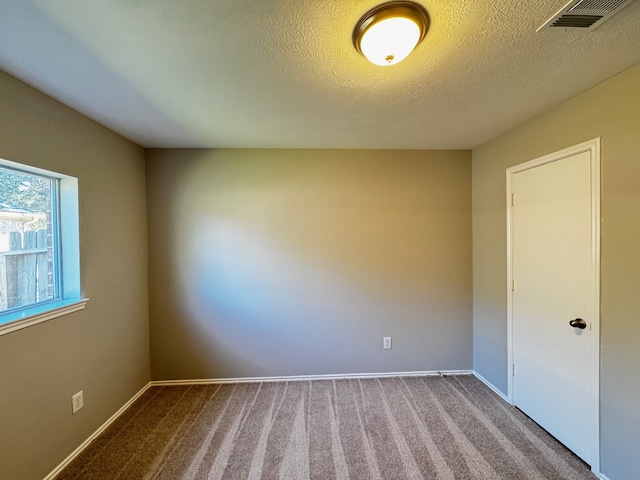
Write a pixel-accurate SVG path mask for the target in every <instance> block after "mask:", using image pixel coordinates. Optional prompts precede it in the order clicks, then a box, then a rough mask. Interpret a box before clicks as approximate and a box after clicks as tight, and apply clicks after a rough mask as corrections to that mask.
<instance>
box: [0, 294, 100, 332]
mask: <svg viewBox="0 0 640 480" xmlns="http://www.w3.org/2000/svg"><path fill="white" fill-rule="evenodd" d="M88 301H89V299H88V298H80V299H74V300H60V301H57V302H53V303H47V304H45V305H36V306H34V307H31V308H27V309H25V310H20V311H18V312H11V313H7V314H4V315H3V314H0V336H2V335H6V334H7V333H11V332H15V331H16V330H20V329H23V328H27V327H30V326H32V325H36V324H38V323H42V322H46V321H47V320H52V319H54V318H57V317H62V316H63V315H68V314H70V313H73V312H78V311H80V310H83V309H84V307H85V306H86V305H87V302H88Z"/></svg>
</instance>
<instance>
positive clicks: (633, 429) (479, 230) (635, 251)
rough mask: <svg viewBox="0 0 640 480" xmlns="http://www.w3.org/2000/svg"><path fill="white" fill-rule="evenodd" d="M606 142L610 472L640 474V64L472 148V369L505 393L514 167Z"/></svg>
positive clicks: (604, 401) (606, 438)
mask: <svg viewBox="0 0 640 480" xmlns="http://www.w3.org/2000/svg"><path fill="white" fill-rule="evenodd" d="M595 137H602V240H601V243H602V245H601V248H602V258H601V291H602V294H601V383H600V388H601V445H602V472H603V473H604V474H605V475H607V476H608V477H609V478H610V479H611V480H617V479H620V480H623V479H631V478H637V474H638V466H637V458H636V457H637V453H638V445H640V410H639V409H638V399H640V376H639V373H638V371H639V368H638V367H640V348H639V346H640V343H639V342H640V320H639V317H638V312H640V65H638V66H636V67H634V68H632V69H630V70H627V71H626V72H623V73H621V74H619V75H618V76H616V77H613V78H612V79H610V80H608V81H606V82H604V83H602V84H600V85H598V86H596V87H594V88H592V89H591V90H588V91H587V92H584V93H582V94H581V95H578V96H576V97H574V98H573V99H571V100H569V101H567V102H565V103H563V104H562V105H559V106H557V107H556V108H554V109H552V110H550V111H548V112H546V113H544V114H542V115H539V116H537V117H536V118H534V119H532V120H530V121H528V122H526V123H525V124H524V125H521V126H520V127H518V128H516V129H514V130H512V131H510V132H508V133H506V134H504V135H502V136H500V137H499V138H497V139H495V140H493V141H491V142H489V143H487V144H485V145H483V146H481V147H480V148H477V149H475V150H474V151H473V239H474V245H473V270H474V273H473V276H474V283H473V288H474V302H473V308H474V368H475V369H476V371H478V372H479V373H480V374H481V375H483V376H484V377H486V378H487V379H488V380H489V381H491V382H492V383H493V384H494V385H495V386H496V387H498V388H499V389H500V390H502V391H503V392H506V390H507V335H506V287H505V285H506V253H505V252H506V220H505V218H506V212H505V170H506V168H507V167H509V166H512V165H517V164H519V163H523V162H525V161H527V160H531V159H534V158H537V157H539V156H542V155H545V154H548V153H552V152H554V151H557V150H560V149H562V148H565V147H568V146H571V145H575V144H577V143H580V142H582V141H585V140H589V139H592V138H595Z"/></svg>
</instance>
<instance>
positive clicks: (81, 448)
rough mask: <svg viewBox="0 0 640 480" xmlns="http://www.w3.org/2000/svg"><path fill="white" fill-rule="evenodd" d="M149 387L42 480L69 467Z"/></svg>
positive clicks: (146, 386) (149, 384)
mask: <svg viewBox="0 0 640 480" xmlns="http://www.w3.org/2000/svg"><path fill="white" fill-rule="evenodd" d="M149 387H151V383H147V384H146V385H145V386H144V387H142V388H141V389H140V391H139V392H138V393H136V394H135V395H134V396H133V397H131V399H130V400H129V401H128V402H127V403H125V404H124V405H123V406H122V407H121V408H120V409H119V410H118V411H117V412H116V413H114V414H113V415H111V417H110V418H109V419H108V420H107V421H106V422H104V423H103V424H102V426H100V427H99V428H98V429H97V430H96V431H95V432H93V433H92V434H91V436H90V437H89V438H87V439H86V440H85V441H84V442H82V444H81V445H80V446H79V447H78V448H76V449H75V450H74V451H73V452H71V454H70V455H69V456H68V457H67V458H65V459H64V460H63V461H62V462H61V463H60V465H58V466H57V467H56V468H54V469H53V470H52V471H51V472H50V473H49V475H47V476H46V477H44V480H53V479H54V478H55V477H56V475H58V474H59V473H60V472H61V471H62V470H63V469H64V468H65V467H66V466H67V465H69V464H70V463H71V462H72V461H73V460H75V458H76V457H77V456H78V455H80V453H81V452H82V451H83V450H84V449H85V448H87V447H88V446H89V444H90V443H91V442H93V441H94V440H95V439H96V438H97V437H98V435H100V434H101V433H102V432H104V431H105V430H106V429H107V428H108V427H109V426H110V425H111V424H112V423H113V422H115V421H116V420H117V419H118V417H119V416H120V415H122V414H123V413H124V412H125V411H126V410H127V408H129V407H130V406H131V405H132V404H133V402H135V401H136V400H137V399H138V398H140V396H141V395H142V394H143V393H144V392H146V391H147V390H148V389H149Z"/></svg>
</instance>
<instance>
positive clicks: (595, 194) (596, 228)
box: [506, 137, 600, 475]
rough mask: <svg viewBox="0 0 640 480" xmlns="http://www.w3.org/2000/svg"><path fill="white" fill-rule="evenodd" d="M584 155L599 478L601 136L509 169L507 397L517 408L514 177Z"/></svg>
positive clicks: (597, 471) (597, 470) (595, 467)
mask: <svg viewBox="0 0 640 480" xmlns="http://www.w3.org/2000/svg"><path fill="white" fill-rule="evenodd" d="M582 152H590V158H591V172H592V177H591V219H592V225H591V235H592V245H593V248H592V252H591V262H592V267H593V268H592V271H593V274H594V277H595V278H593V282H592V285H593V292H592V296H591V298H592V301H593V312H594V319H593V331H594V336H595V339H594V349H595V352H594V355H593V359H594V365H593V372H594V378H593V382H594V385H593V387H594V388H593V391H594V393H595V397H596V398H594V399H593V405H594V412H593V418H591V419H590V421H591V422H593V427H594V429H593V431H594V439H593V447H592V448H593V459H594V461H593V464H592V465H591V470H592V472H594V473H595V474H596V475H599V474H600V137H598V138H595V139H592V140H588V141H586V142H583V143H580V144H578V145H574V146H572V147H569V148H565V149H563V150H560V151H557V152H554V153H551V154H549V155H545V156H543V157H539V158H536V159H534V160H531V161H528V162H525V163H522V164H520V165H516V166H513V167H510V168H508V169H507V198H506V200H507V201H506V205H507V285H506V287H507V367H508V374H507V398H508V399H509V402H510V403H511V405H514V391H513V382H514V380H513V371H514V366H513V365H514V362H513V358H514V352H513V348H514V341H513V291H512V290H513V289H512V286H513V269H512V267H513V263H512V239H513V236H512V235H513V222H512V219H513V211H512V200H513V177H514V175H515V174H516V173H518V172H522V171H525V170H529V169H532V168H536V167H539V166H541V165H545V164H548V163H552V162H556V161H559V160H562V159H564V158H567V157H570V156H572V155H576V154H578V153H582Z"/></svg>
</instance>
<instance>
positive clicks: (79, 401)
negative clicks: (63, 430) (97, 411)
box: [71, 390, 84, 414]
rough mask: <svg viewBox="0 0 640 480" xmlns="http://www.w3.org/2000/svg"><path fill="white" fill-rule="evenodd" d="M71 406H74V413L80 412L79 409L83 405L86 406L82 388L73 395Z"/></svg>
mask: <svg viewBox="0 0 640 480" xmlns="http://www.w3.org/2000/svg"><path fill="white" fill-rule="evenodd" d="M71 406H72V413H73V414H76V413H78V410H80V409H81V408H82V407H84V399H83V398H82V390H80V391H79V392H78V393H76V394H75V395H74V396H72V397H71Z"/></svg>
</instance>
